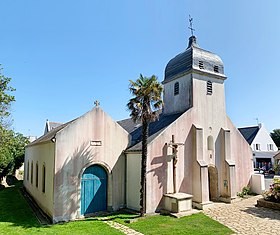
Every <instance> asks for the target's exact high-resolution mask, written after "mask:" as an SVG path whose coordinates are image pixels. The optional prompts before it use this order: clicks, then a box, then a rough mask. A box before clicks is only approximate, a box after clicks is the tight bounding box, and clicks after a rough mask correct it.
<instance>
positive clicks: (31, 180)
mask: <svg viewBox="0 0 280 235" xmlns="http://www.w3.org/2000/svg"><path fill="white" fill-rule="evenodd" d="M30 182H31V184H33V162H31V177H30Z"/></svg>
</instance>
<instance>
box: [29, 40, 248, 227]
mask: <svg viewBox="0 0 280 235" xmlns="http://www.w3.org/2000/svg"><path fill="white" fill-rule="evenodd" d="M226 79H227V77H226V76H225V74H224V65H223V62H222V60H221V58H220V57H219V56H218V55H216V54H214V53H212V52H209V51H207V50H204V49H202V48H200V47H199V46H198V44H197V42H196V37H195V36H191V37H190V38H189V44H188V47H187V49H186V50H185V51H184V52H182V53H180V54H178V55H177V56H175V57H174V58H173V59H171V60H170V61H169V62H168V64H167V66H166V68H165V77H164V80H163V82H162V83H163V85H164V93H163V100H164V109H163V110H162V112H161V114H160V116H159V118H158V120H156V121H154V122H152V123H151V124H150V128H149V137H148V157H147V185H146V212H147V213H154V212H158V211H160V210H161V209H166V208H165V202H164V197H165V195H167V194H172V193H173V194H176V193H181V194H182V195H183V194H186V195H191V196H192V206H193V207H196V208H199V209H204V208H206V207H208V206H209V205H211V203H212V202H213V201H223V202H228V203H230V202H231V201H232V200H234V199H235V197H236V194H237V192H239V191H241V190H242V188H243V187H244V186H247V185H248V184H249V182H250V177H251V174H252V173H253V161H252V151H251V149H250V146H249V145H248V143H247V141H246V140H245V139H244V137H243V136H242V135H241V134H240V132H239V131H238V129H237V128H236V127H235V126H234V125H233V123H232V122H231V120H230V119H229V118H228V116H227V114H226V104H225V88H224V82H225V80H226ZM124 105H125V104H124ZM175 143H176V144H175ZM175 145H176V151H174V146H175ZM174 157H176V163H174V162H175V160H174ZM24 165H25V177H24V187H25V188H26V190H27V192H28V193H29V194H30V195H31V196H32V197H33V199H34V200H35V201H36V202H37V204H38V205H39V206H40V207H41V209H42V210H43V211H44V212H45V213H46V214H47V215H48V216H49V217H50V218H51V219H52V220H53V222H54V223H56V222H59V221H68V220H75V219H78V218H84V217H87V216H92V215H94V214H95V213H98V212H102V211H116V210H118V209H120V208H129V209H133V210H139V208H140V205H139V204H140V171H141V124H138V123H134V122H133V121H132V119H125V120H121V121H115V120H113V119H112V118H111V117H110V116H109V115H108V114H107V113H105V112H104V111H103V110H102V108H101V107H100V106H99V105H98V104H97V103H96V107H94V108H93V109H92V110H90V111H89V112H87V113H85V114H84V115H82V116H80V117H78V118H76V119H74V120H72V121H70V122H68V123H65V124H61V125H59V126H57V127H55V128H53V129H50V130H49V131H46V133H45V134H44V135H43V136H42V137H40V138H38V139H37V140H36V141H34V142H32V143H31V144H29V145H28V146H27V147H26V154H25V164H24Z"/></svg>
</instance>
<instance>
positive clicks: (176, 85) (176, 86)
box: [174, 82, 179, 95]
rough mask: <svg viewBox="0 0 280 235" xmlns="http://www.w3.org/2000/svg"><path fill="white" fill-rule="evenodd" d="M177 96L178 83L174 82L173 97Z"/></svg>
mask: <svg viewBox="0 0 280 235" xmlns="http://www.w3.org/2000/svg"><path fill="white" fill-rule="evenodd" d="M178 94H179V82H175V84H174V95H178Z"/></svg>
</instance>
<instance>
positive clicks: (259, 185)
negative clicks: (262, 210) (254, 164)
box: [250, 174, 265, 194]
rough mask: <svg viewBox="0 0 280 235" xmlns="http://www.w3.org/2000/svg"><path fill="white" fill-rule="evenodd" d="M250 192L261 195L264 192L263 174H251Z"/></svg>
mask: <svg viewBox="0 0 280 235" xmlns="http://www.w3.org/2000/svg"><path fill="white" fill-rule="evenodd" d="M250 186H251V191H252V192H254V193H257V194H262V193H263V192H264V191H265V181H264V175H263V174H252V177H251V182H250Z"/></svg>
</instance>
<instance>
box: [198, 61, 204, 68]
mask: <svg viewBox="0 0 280 235" xmlns="http://www.w3.org/2000/svg"><path fill="white" fill-rule="evenodd" d="M198 66H199V68H200V69H204V65H203V61H201V60H200V61H198Z"/></svg>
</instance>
